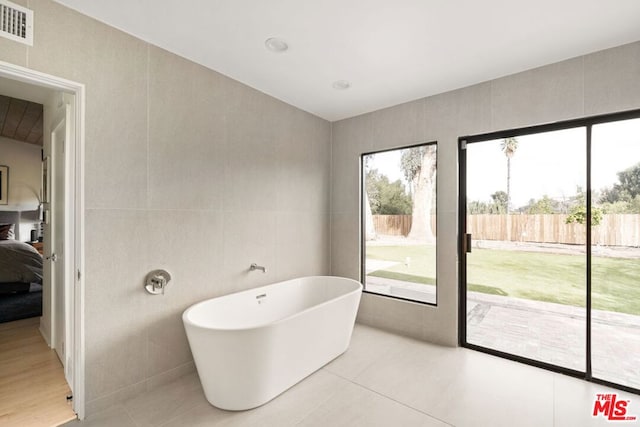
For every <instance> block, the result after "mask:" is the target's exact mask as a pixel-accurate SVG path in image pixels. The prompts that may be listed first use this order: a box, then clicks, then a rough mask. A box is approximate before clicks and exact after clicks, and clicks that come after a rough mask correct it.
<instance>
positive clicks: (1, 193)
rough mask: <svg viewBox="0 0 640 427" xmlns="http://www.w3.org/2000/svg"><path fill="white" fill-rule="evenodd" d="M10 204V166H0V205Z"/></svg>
mask: <svg viewBox="0 0 640 427" xmlns="http://www.w3.org/2000/svg"><path fill="white" fill-rule="evenodd" d="M8 204H9V166H0V205H8Z"/></svg>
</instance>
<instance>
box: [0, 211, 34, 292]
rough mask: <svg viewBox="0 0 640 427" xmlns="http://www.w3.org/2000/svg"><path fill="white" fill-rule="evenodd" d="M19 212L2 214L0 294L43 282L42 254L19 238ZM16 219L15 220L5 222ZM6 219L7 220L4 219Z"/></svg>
mask: <svg viewBox="0 0 640 427" xmlns="http://www.w3.org/2000/svg"><path fill="white" fill-rule="evenodd" d="M12 214H13V215H14V216H15V214H18V215H19V212H15V213H14V212H7V211H5V212H2V213H1V215H0V294H7V293H13V292H27V291H29V288H30V285H31V284H32V283H36V284H42V256H41V255H40V254H39V253H38V251H37V250H35V249H34V248H33V247H32V246H31V245H29V244H28V243H24V242H21V241H19V240H16V239H18V238H19V228H20V227H19V226H18V224H19V223H20V222H19V218H11V215H12ZM7 219H9V220H11V219H14V220H16V219H17V221H15V222H5V221H6V220H7ZM3 220H5V221H3Z"/></svg>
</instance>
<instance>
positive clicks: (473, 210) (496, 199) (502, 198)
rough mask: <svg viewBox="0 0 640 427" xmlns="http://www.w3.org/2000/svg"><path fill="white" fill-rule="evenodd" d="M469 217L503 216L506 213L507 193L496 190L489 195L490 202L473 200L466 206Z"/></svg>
mask: <svg viewBox="0 0 640 427" xmlns="http://www.w3.org/2000/svg"><path fill="white" fill-rule="evenodd" d="M467 211H468V212H469V214H471V215H482V214H484V215H486V214H503V213H505V212H506V211H507V193H505V192H504V191H502V190H498V191H496V192H495V193H493V194H492V195H491V202H482V201H479V200H474V201H472V202H469V204H468V205H467Z"/></svg>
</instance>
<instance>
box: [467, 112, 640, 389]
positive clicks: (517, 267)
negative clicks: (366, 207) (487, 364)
mask: <svg viewBox="0 0 640 427" xmlns="http://www.w3.org/2000/svg"><path fill="white" fill-rule="evenodd" d="M460 163H461V169H460V187H461V188H460V197H461V199H460V211H461V221H460V224H461V236H462V238H461V261H462V267H461V319H460V324H461V342H462V344H463V345H465V346H468V347H471V348H475V349H479V350H482V351H487V352H490V353H493V354H497V355H502V356H505V357H508V358H512V359H516V360H520V361H524V362H528V363H532V364H535V365H538V366H543V367H548V368H551V369H555V370H560V371H563V372H567V373H573V374H574V375H581V376H584V377H585V378H587V379H593V380H595V381H601V382H606V383H611V384H616V385H619V386H622V387H626V388H631V389H635V390H639V389H640V112H637V113H635V114H631V113H629V114H624V115H612V116H608V117H598V118H593V119H584V120H576V121H572V122H566V123H559V124H554V125H546V126H540V127H533V128H527V129H519V130H515V131H510V132H500V133H495V134H490V135H482V136H477V137H470V138H465V139H461V141H460Z"/></svg>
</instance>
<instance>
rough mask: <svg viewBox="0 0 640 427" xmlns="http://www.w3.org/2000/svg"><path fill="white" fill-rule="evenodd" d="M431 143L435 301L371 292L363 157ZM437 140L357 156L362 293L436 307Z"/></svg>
mask: <svg viewBox="0 0 640 427" xmlns="http://www.w3.org/2000/svg"><path fill="white" fill-rule="evenodd" d="M430 145H433V146H435V148H436V178H435V181H436V182H435V195H436V197H435V215H436V225H435V228H434V230H433V231H434V235H435V236H436V244H435V248H436V251H435V265H436V277H435V287H436V298H435V302H429V301H420V300H415V299H411V298H407V297H402V296H397V295H388V294H383V293H379V292H373V291H369V290H367V282H366V276H367V274H366V257H367V244H366V230H365V228H366V218H365V212H366V211H365V206H364V194H365V192H366V190H365V176H364V173H365V170H364V159H365V156H370V155H373V154H380V153H387V152H390V151H399V150H406V149H410V148H418V147H426V146H430ZM438 152H439V150H438V141H437V140H434V141H426V142H419V143H415V144H411V145H404V146H400V147H392V148H384V149H381V150H375V151H368V152H365V153H361V154H360V158H359V178H360V183H359V184H360V185H359V190H360V191H359V194H358V197H359V198H360V204H359V208H360V212H359V213H360V215H359V217H360V229H359V230H360V235H359V239H360V283H361V284H362V292H363V293H367V294H370V295H376V296H379V297H384V298H390V299H394V300H400V301H406V302H412V303H416V304H423V305H428V306H430V307H437V306H438V293H439V292H438Z"/></svg>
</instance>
